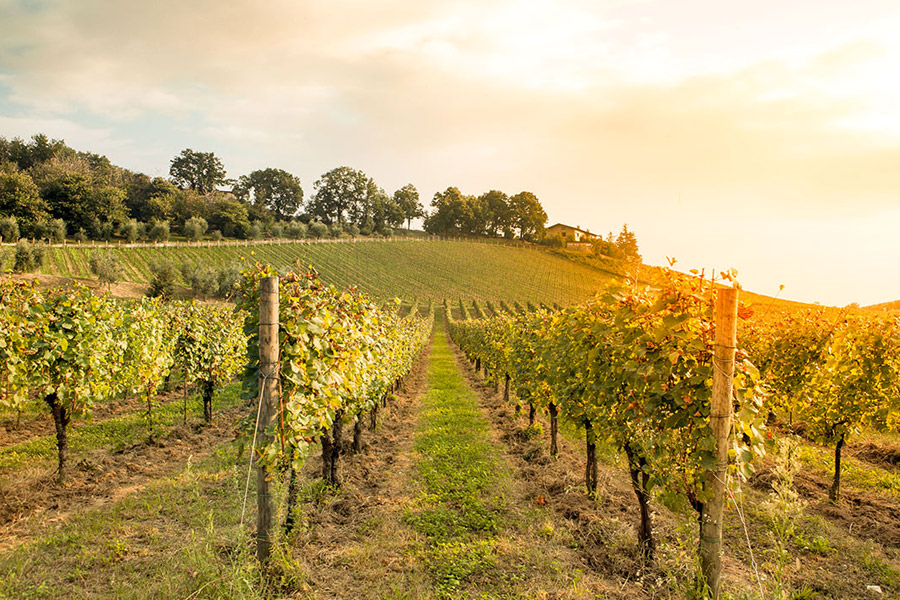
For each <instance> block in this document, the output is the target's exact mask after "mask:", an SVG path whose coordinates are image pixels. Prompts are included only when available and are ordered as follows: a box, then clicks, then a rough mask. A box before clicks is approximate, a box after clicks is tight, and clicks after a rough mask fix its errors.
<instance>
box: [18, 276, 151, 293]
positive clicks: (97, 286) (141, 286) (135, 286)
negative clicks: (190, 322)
mask: <svg viewBox="0 0 900 600" xmlns="http://www.w3.org/2000/svg"><path fill="white" fill-rule="evenodd" d="M6 277H9V278H10V279H13V280H15V281H35V280H37V282H38V283H39V285H40V287H42V288H49V287H66V286H70V285H72V284H73V283H75V282H78V283H80V284H82V285H86V286H87V287H89V288H91V289H92V290H96V291H101V292H105V291H107V287H106V284H102V283H100V281H99V280H97V279H81V278H73V277H61V276H59V275H44V274H43V273H13V274H9V275H6ZM149 289H150V286H149V285H147V284H145V283H132V282H130V281H120V282H119V283H114V284H112V285H111V286H110V287H109V290H108V291H109V294H110V295H111V296H113V297H114V298H143V297H144V296H146V295H147V290H149Z"/></svg>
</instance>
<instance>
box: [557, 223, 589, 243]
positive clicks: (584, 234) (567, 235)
mask: <svg viewBox="0 0 900 600" xmlns="http://www.w3.org/2000/svg"><path fill="white" fill-rule="evenodd" d="M545 233H546V235H547V236H548V237H549V236H561V237H562V238H563V240H565V241H566V242H567V243H568V242H593V241H594V240H600V239H603V236H600V235H596V234H593V233H591V232H590V231H585V230H584V229H581V228H579V227H572V226H571V225H563V224H562V223H557V224H556V225H551V226H550V227H548V228H547V229H546V231H545Z"/></svg>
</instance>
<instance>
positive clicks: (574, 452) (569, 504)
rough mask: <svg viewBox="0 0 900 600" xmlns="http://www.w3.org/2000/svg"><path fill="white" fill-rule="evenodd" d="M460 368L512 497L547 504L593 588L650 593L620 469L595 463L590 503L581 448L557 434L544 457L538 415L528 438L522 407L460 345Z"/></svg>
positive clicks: (627, 595)
mask: <svg viewBox="0 0 900 600" xmlns="http://www.w3.org/2000/svg"><path fill="white" fill-rule="evenodd" d="M452 347H453V350H454V353H455V354H456V358H457V362H458V364H459V366H460V370H461V371H462V372H463V374H464V376H465V378H466V380H467V382H468V384H469V386H470V387H472V389H474V390H475V391H476V392H477V394H478V397H479V406H480V408H481V409H482V411H483V412H484V413H485V414H486V416H487V417H488V420H489V422H490V423H491V425H492V435H493V437H494V441H495V443H496V445H497V446H498V447H500V448H503V449H505V450H506V453H505V459H506V461H508V463H509V464H511V465H513V468H514V469H515V474H516V487H517V490H516V491H517V494H518V495H519V496H520V497H521V501H523V502H525V503H528V504H531V505H537V506H543V507H546V508H550V509H552V511H553V513H554V515H555V517H556V519H555V522H556V523H557V526H558V527H560V528H562V529H564V530H565V531H566V535H571V538H572V542H573V543H572V545H573V546H574V547H575V548H577V552H576V553H575V554H576V556H574V557H573V558H572V562H573V564H571V565H570V566H567V568H570V569H573V570H574V569H580V570H582V571H584V572H585V573H593V576H592V579H591V581H592V585H593V586H594V588H591V589H593V590H594V592H595V593H601V595H602V597H604V598H622V599H634V598H650V597H653V591H652V587H650V588H645V587H642V586H643V585H644V583H643V582H644V581H645V580H646V581H652V580H653V579H654V577H655V575H654V573H653V572H652V569H650V570H648V569H646V568H644V565H643V562H642V560H641V557H640V553H639V550H638V546H637V542H636V538H637V534H636V531H637V529H636V527H637V525H638V521H639V519H638V513H637V510H638V509H637V501H636V499H635V496H634V492H633V491H632V489H631V485H630V483H629V482H628V480H627V477H628V476H627V475H626V474H625V472H624V471H620V470H619V469H616V468H615V467H612V466H609V465H604V464H602V463H600V464H598V465H597V469H598V485H597V492H598V499H597V500H596V501H595V500H591V499H590V498H589V497H588V495H587V493H586V490H585V487H584V466H583V465H584V449H583V448H581V447H580V446H575V445H574V444H572V443H571V442H570V441H569V440H565V439H564V438H563V436H562V435H561V434H560V436H559V439H558V446H559V456H558V458H556V459H553V458H551V457H550V456H549V454H548V451H549V442H548V439H544V438H549V431H550V426H549V423H548V422H545V421H543V419H542V418H541V417H538V418H537V420H538V421H539V422H541V424H542V426H543V428H544V431H545V432H546V433H545V435H543V436H541V438H540V439H531V440H529V439H527V437H526V436H524V435H523V430H524V427H525V426H526V425H527V423H528V416H527V409H525V410H524V411H523V413H522V414H521V415H519V416H516V414H515V408H514V407H513V406H512V405H510V404H504V402H503V393H502V388H501V389H500V390H499V391H498V390H495V389H494V387H493V385H489V384H486V383H485V381H484V379H483V378H482V377H481V376H480V375H479V374H476V373H475V371H474V369H473V367H472V365H470V364H469V362H468V361H467V360H466V358H465V356H464V355H463V354H462V352H460V351H459V349H458V348H457V347H456V346H455V345H452Z"/></svg>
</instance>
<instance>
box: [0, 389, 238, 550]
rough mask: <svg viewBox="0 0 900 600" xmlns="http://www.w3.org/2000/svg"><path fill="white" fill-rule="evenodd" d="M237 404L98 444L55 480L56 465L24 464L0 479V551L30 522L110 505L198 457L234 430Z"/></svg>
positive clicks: (19, 539)
mask: <svg viewBox="0 0 900 600" xmlns="http://www.w3.org/2000/svg"><path fill="white" fill-rule="evenodd" d="M240 411H241V407H239V406H237V407H232V408H230V409H228V410H225V411H222V412H220V413H218V414H215V415H214V419H213V422H212V424H210V425H206V424H201V423H195V424H193V425H191V424H188V425H179V426H176V427H174V428H173V429H171V430H170V431H169V432H168V433H167V434H166V435H165V437H163V438H160V439H158V440H156V441H154V442H153V443H147V442H141V443H138V444H135V445H133V446H131V447H128V448H125V449H123V450H122V451H121V452H118V453H110V452H109V451H108V450H106V449H99V450H95V451H93V452H90V453H88V454H87V455H86V456H84V457H83V458H82V459H80V460H78V461H77V462H72V463H71V464H70V465H69V477H68V479H67V480H66V482H65V483H63V484H62V485H60V484H58V483H57V482H56V475H55V470H54V467H44V468H41V469H37V468H35V469H24V470H21V471H19V472H17V477H16V478H15V479H14V480H10V479H9V478H7V479H5V480H4V481H3V483H2V484H0V540H2V541H0V551H2V550H8V549H9V548H11V547H13V546H16V545H18V544H20V543H23V542H26V541H28V537H27V532H28V531H29V530H31V531H35V530H38V531H39V530H40V528H38V529H35V528H34V523H35V522H39V523H61V522H65V521H67V520H68V519H69V518H70V517H71V516H72V515H74V514H77V513H79V512H81V511H84V510H87V509H90V508H97V507H102V506H105V505H111V504H113V503H115V502H117V501H119V500H121V499H122V498H124V497H126V496H129V495H132V494H135V493H137V492H139V491H140V490H142V489H143V488H144V487H145V485H146V484H147V483H148V482H150V481H153V480H155V479H158V478H160V477H165V476H168V475H170V474H172V473H175V472H177V471H179V470H180V469H183V468H184V467H185V465H186V464H187V463H188V461H195V462H196V461H198V460H201V459H202V458H203V457H204V456H206V455H207V454H208V453H209V452H210V451H211V450H212V448H213V447H215V446H216V445H218V444H219V443H221V442H222V441H223V440H227V439H232V438H233V437H234V435H235V432H234V427H233V423H234V421H235V419H236V418H237V417H238V416H239V413H240Z"/></svg>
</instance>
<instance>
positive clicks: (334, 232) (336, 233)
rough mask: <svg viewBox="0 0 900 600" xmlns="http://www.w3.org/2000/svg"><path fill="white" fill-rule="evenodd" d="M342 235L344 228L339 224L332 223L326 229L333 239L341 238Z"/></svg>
mask: <svg viewBox="0 0 900 600" xmlns="http://www.w3.org/2000/svg"><path fill="white" fill-rule="evenodd" d="M342 233H344V228H343V226H342V225H341V224H340V223H332V224H331V227H329V228H328V235H330V236H331V237H333V238H339V237H341V234H342Z"/></svg>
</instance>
